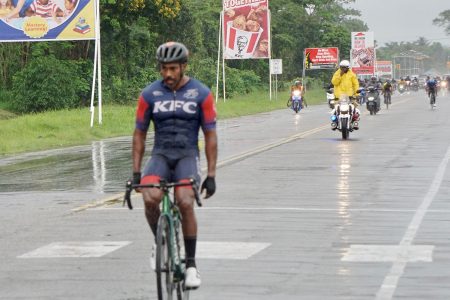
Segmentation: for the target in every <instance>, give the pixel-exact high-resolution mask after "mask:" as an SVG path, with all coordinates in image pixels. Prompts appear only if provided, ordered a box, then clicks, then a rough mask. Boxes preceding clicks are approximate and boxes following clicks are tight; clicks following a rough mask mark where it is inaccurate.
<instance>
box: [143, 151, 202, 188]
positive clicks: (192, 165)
mask: <svg viewBox="0 0 450 300" xmlns="http://www.w3.org/2000/svg"><path fill="white" fill-rule="evenodd" d="M189 178H193V179H195V181H196V182H197V185H200V180H201V174H200V159H199V157H198V156H197V155H188V156H182V157H180V158H171V157H167V156H165V155H163V154H153V155H152V157H151V158H150V160H149V161H148V162H147V164H146V165H145V167H144V172H143V174H142V180H141V184H149V183H159V181H160V180H161V179H164V180H166V181H168V182H177V181H180V180H184V179H189Z"/></svg>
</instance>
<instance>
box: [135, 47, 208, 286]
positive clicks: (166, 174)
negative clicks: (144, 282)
mask: <svg viewBox="0 0 450 300" xmlns="http://www.w3.org/2000/svg"><path fill="white" fill-rule="evenodd" d="M156 59H157V60H158V62H159V71H160V74H161V76H162V79H160V80H157V81H155V82H153V83H151V84H149V85H148V86H147V87H146V88H144V90H143V91H142V93H141V95H140V96H139V101H138V108H137V112H136V128H135V130H134V134H133V153H132V154H133V183H134V184H139V183H141V184H152V183H159V182H160V180H162V179H164V180H166V181H169V182H174V181H188V180H189V179H190V178H192V177H193V178H195V179H196V180H197V182H198V181H200V169H199V149H198V135H199V129H200V128H202V130H203V134H204V137H205V152H206V159H207V163H208V174H207V177H206V179H205V181H203V184H202V187H201V190H202V191H203V190H206V198H208V197H210V196H212V195H213V194H214V192H215V190H216V183H215V179H214V178H215V175H216V161H217V134H216V110H215V108H214V99H213V95H212V93H211V91H210V90H209V89H208V88H207V87H206V86H205V85H203V84H202V83H200V82H199V81H198V80H195V79H193V78H190V77H188V76H187V75H185V74H184V72H185V70H186V66H187V61H188V50H187V48H186V47H185V46H184V45H183V44H181V43H176V42H168V43H165V44H162V45H160V46H159V47H158V50H157V51H156ZM151 121H152V122H153V125H154V130H155V139H154V146H153V150H152V155H151V158H150V160H149V161H148V162H147V164H146V165H145V167H144V169H143V173H142V176H141V162H142V158H143V156H144V150H145V140H146V136H147V131H148V129H149V126H150V122H151ZM142 194H143V197H144V204H145V216H146V218H147V222H148V224H149V225H150V228H151V230H152V232H153V234H154V235H155V237H156V232H157V226H158V223H157V222H158V218H159V215H160V209H159V203H160V202H161V199H162V196H163V192H162V191H161V190H159V189H156V188H151V189H150V188H144V189H142ZM175 198H176V200H177V204H178V206H179V208H180V211H181V215H182V227H183V235H184V246H185V251H186V278H185V284H186V287H187V288H197V287H199V286H200V284H201V280H200V275H199V273H198V271H197V266H196V263H195V252H196V244H197V220H196V217H195V213H194V199H195V196H194V191H193V190H192V189H191V188H190V187H179V188H177V189H175ZM152 250H153V251H152V257H151V261H150V262H151V264H152V267H153V268H154V256H155V246H153V248H152Z"/></svg>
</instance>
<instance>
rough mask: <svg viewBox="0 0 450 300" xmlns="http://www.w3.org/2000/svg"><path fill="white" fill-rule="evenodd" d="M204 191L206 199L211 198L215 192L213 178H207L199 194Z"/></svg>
mask: <svg viewBox="0 0 450 300" xmlns="http://www.w3.org/2000/svg"><path fill="white" fill-rule="evenodd" d="M204 190H206V197H205V199H206V198H209V197H211V196H212V195H214V193H215V192H216V180H215V179H214V177H211V176H208V177H206V179H205V180H204V181H203V183H202V188H201V190H200V192H201V193H203V191H204Z"/></svg>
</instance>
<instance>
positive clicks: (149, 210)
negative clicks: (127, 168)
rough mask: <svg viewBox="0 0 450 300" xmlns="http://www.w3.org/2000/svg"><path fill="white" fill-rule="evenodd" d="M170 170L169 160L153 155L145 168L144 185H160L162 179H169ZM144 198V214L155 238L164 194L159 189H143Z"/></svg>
mask: <svg viewBox="0 0 450 300" xmlns="http://www.w3.org/2000/svg"><path fill="white" fill-rule="evenodd" d="M169 176H170V170H169V165H168V162H167V160H166V159H165V158H164V157H163V156H161V155H153V156H152V157H151V159H150V160H149V161H148V162H147V164H146V165H145V167H144V172H143V176H142V180H141V183H142V184H151V183H159V181H160V179H161V178H165V179H169ZM142 195H143V198H144V207H145V208H144V212H145V217H146V219H147V223H148V225H149V226H150V229H151V230H152V232H153V234H154V236H155V238H156V229H157V227H158V219H159V215H160V209H159V203H160V202H161V199H162V196H163V193H162V191H161V190H160V189H157V188H152V189H150V188H144V189H142Z"/></svg>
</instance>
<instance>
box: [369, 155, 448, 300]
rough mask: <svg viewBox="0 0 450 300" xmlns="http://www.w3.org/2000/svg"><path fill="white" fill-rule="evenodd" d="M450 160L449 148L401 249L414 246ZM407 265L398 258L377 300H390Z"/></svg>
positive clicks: (401, 244)
mask: <svg viewBox="0 0 450 300" xmlns="http://www.w3.org/2000/svg"><path fill="white" fill-rule="evenodd" d="M449 159H450V146H449V147H448V148H447V152H446V153H445V156H444V158H443V159H442V161H441V163H440V164H439V168H438V170H437V172H436V175H435V176H434V179H433V182H432V183H431V186H430V188H429V189H428V192H427V194H426V195H425V197H424V199H423V201H422V203H421V204H420V206H419V207H418V208H417V210H416V213H415V214H414V216H413V218H412V220H411V223H409V226H408V229H407V230H406V232H405V235H404V236H403V238H402V240H401V241H400V247H408V246H410V245H411V244H412V242H413V240H414V238H415V237H416V234H417V231H418V230H419V228H420V226H421V224H422V221H423V219H424V217H425V214H426V213H427V212H428V208H429V207H430V205H431V203H432V202H433V199H434V197H435V196H436V194H437V193H438V191H439V188H440V186H441V184H442V180H443V178H444V175H445V171H446V169H447V165H448V162H449ZM406 264H407V260H405V259H404V258H402V257H400V256H399V257H397V260H396V261H395V262H394V264H393V265H392V267H391V270H390V272H389V274H387V275H386V277H385V278H384V281H383V284H382V285H381V287H380V289H379V290H378V293H377V298H376V299H377V300H390V299H392V296H393V295H394V293H395V290H396V289H397V285H398V281H399V280H400V277H402V276H403V273H404V271H405V267H406Z"/></svg>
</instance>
